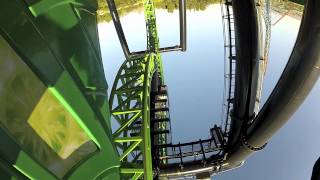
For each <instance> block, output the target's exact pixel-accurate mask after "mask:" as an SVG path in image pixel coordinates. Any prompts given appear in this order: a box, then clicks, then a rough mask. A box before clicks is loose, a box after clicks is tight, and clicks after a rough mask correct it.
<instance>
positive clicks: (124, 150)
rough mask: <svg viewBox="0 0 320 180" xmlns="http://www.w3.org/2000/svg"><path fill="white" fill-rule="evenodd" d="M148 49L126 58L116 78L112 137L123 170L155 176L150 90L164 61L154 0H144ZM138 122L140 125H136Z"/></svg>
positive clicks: (133, 174)
mask: <svg viewBox="0 0 320 180" xmlns="http://www.w3.org/2000/svg"><path fill="white" fill-rule="evenodd" d="M143 5H144V12H145V19H146V29H147V48H148V50H147V53H146V54H145V55H138V56H131V57H129V58H128V59H126V60H125V62H124V63H123V64H122V66H121V67H120V69H119V71H118V73H117V76H116V78H115V81H114V84H113V87H112V91H111V95H110V108H111V114H112V117H113V118H114V119H115V121H116V122H117V123H118V124H119V127H118V128H117V129H116V130H115V131H114V132H113V138H114V141H115V143H116V146H117V147H118V149H120V161H121V170H120V172H121V174H122V176H123V177H130V178H132V179H138V178H140V177H141V176H144V179H152V178H153V170H152V157H151V137H150V127H151V122H150V91H151V80H152V77H153V74H154V73H155V72H156V71H158V72H159V75H160V79H161V80H162V81H163V71H162V61H161V56H160V54H159V53H158V49H159V39H158V35H157V27H156V17H155V8H154V4H153V2H152V0H145V1H144V3H143ZM137 122H142V123H141V126H138V127H134V125H135V124H137Z"/></svg>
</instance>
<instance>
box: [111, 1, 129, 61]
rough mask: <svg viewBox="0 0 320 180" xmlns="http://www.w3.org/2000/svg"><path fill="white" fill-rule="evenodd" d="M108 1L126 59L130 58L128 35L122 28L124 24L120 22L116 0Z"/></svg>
mask: <svg viewBox="0 0 320 180" xmlns="http://www.w3.org/2000/svg"><path fill="white" fill-rule="evenodd" d="M107 3H108V7H109V11H110V15H111V18H112V21H113V24H114V27H115V28H116V31H117V34H118V38H119V41H120V44H121V47H122V50H123V53H124V55H125V57H126V59H128V58H129V56H130V50H129V46H128V43H127V40H126V37H125V35H124V32H123V29H122V25H121V22H120V18H119V14H118V11H117V7H116V4H115V3H114V0H107Z"/></svg>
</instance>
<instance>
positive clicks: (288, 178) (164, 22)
mask: <svg viewBox="0 0 320 180" xmlns="http://www.w3.org/2000/svg"><path fill="white" fill-rule="evenodd" d="M156 14H157V25H158V31H159V37H160V46H161V47H164V46H172V45H177V44H178V43H179V17H178V11H177V10H174V11H173V12H170V13H169V12H168V11H167V10H165V9H157V11H156ZM273 21H274V20H273ZM121 22H122V25H123V28H124V31H125V35H126V37H127V41H128V44H129V48H130V50H131V51H138V50H145V49H146V32H145V21H144V14H143V11H142V9H141V8H137V10H133V11H131V12H128V13H126V14H125V15H124V16H122V17H121ZM299 25H300V20H299V19H297V18H292V17H289V16H285V17H284V18H282V19H281V20H280V21H279V22H278V23H276V24H275V25H273V26H272V39H271V49H270V59H269V63H268V67H267V72H266V77H265V82H264V89H263V95H262V103H264V102H265V100H266V99H267V97H268V96H269V94H270V93H271V91H272V88H273V87H274V85H275V84H276V82H277V80H278V78H279V77H280V75H281V72H282V70H283V69H284V67H285V64H286V62H287V60H288V58H289V55H290V53H291V50H292V47H293V45H294V42H295V39H296V36H297V33H298V29H299ZM222 34H223V32H222V20H221V12H220V4H212V5H209V6H207V7H206V8H205V9H204V10H188V11H187V52H169V53H164V54H162V60H163V63H164V74H165V83H166V84H167V85H168V88H169V97H170V113H171V125H172V136H173V142H174V143H178V142H186V141H190V140H198V139H200V138H202V139H204V138H208V137H209V128H210V127H212V126H213V125H214V124H218V125H219V124H220V121H221V110H222V95H223V85H224V80H223V77H224V47H223V46H224V43H223V37H222ZM99 35H100V43H101V50H102V57H103V63H104V68H105V74H106V78H107V81H108V84H109V91H110V90H111V86H112V83H113V80H114V78H115V75H116V73H117V71H118V69H119V67H120V65H121V64H122V62H123V61H124V59H125V58H124V55H123V53H122V49H121V46H120V43H119V41H118V37H117V35H116V32H115V29H114V26H113V23H112V22H105V23H101V24H99ZM319 95H320V84H319V83H317V84H316V85H315V87H314V89H313V90H312V92H311V93H310V95H309V96H308V98H307V100H306V101H305V102H304V103H303V105H302V106H301V107H300V109H299V110H298V111H297V112H296V113H295V114H294V116H293V117H292V118H291V120H290V121H289V123H287V124H286V126H285V127H283V128H282V129H281V131H279V132H278V133H277V134H276V135H275V136H274V137H273V138H272V140H271V141H270V143H269V144H268V146H267V147H266V148H265V150H263V151H261V152H259V153H256V154H254V155H253V156H252V157H250V158H249V159H248V160H247V161H246V163H245V165H244V166H243V167H241V168H239V169H237V170H233V171H230V172H227V173H224V174H222V175H219V176H217V177H215V179H218V180H232V179H243V180H256V179H259V180H271V179H275V180H278V179H279V180H302V179H310V175H311V171H312V166H313V164H314V162H315V160H316V159H317V158H318V157H319V156H320V153H319V152H320V141H319V140H318V139H317V137H318V136H319V135H320V131H318V129H319V128H320V120H319V115H318V114H317V113H316V112H317V110H318V109H319V108H318V107H319V105H320V101H319Z"/></svg>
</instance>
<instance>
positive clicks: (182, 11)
mask: <svg viewBox="0 0 320 180" xmlns="http://www.w3.org/2000/svg"><path fill="white" fill-rule="evenodd" d="M179 18H180V48H181V51H186V50H187V16H186V0H179Z"/></svg>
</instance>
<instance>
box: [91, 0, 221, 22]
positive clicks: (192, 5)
mask: <svg viewBox="0 0 320 180" xmlns="http://www.w3.org/2000/svg"><path fill="white" fill-rule="evenodd" d="M115 3H116V6H117V9H118V13H119V16H124V15H126V14H128V13H130V12H133V11H143V1H142V0H115ZM217 3H220V0H187V9H188V10H205V9H206V8H207V7H208V6H209V5H211V4H217ZM98 4H99V9H98V11H97V13H98V21H99V23H101V22H109V21H111V20H112V19H111V16H110V13H109V10H108V5H107V3H106V0H98ZM154 4H155V7H156V8H157V9H166V10H167V11H168V12H169V13H171V12H173V11H174V10H176V9H178V7H179V0H154Z"/></svg>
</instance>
